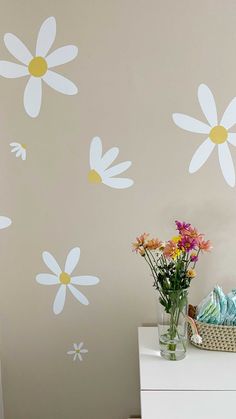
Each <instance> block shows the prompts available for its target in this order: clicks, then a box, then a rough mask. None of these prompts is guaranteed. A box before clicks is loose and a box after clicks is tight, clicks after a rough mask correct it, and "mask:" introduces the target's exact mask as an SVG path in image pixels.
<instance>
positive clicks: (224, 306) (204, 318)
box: [196, 285, 236, 324]
mask: <svg viewBox="0 0 236 419" xmlns="http://www.w3.org/2000/svg"><path fill="white" fill-rule="evenodd" d="M234 295H235V303H236V290H235V294H234ZM231 298H232V297H231V296H225V294H224V292H223V290H222V288H221V287H220V286H219V285H216V286H215V287H214V289H213V290H212V291H211V292H210V294H208V295H207V296H206V297H205V298H204V299H203V300H202V301H201V303H200V304H199V305H198V306H197V311H196V319H197V320H199V321H201V322H204V323H211V324H223V323H224V322H225V321H226V318H227V319H228V321H232V319H234V320H235V322H236V304H235V305H234V304H233V302H232V303H231V306H230V307H231V308H232V310H230V313H228V307H229V300H230V301H231ZM227 315H228V317H227ZM232 316H233V317H232Z"/></svg>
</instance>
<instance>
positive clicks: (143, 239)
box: [132, 233, 149, 252]
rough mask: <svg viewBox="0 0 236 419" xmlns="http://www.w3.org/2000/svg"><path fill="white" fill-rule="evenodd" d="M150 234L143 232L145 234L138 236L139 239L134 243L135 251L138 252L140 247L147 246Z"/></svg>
mask: <svg viewBox="0 0 236 419" xmlns="http://www.w3.org/2000/svg"><path fill="white" fill-rule="evenodd" d="M148 236H149V234H147V233H143V234H141V236H139V237H136V240H137V241H136V242H135V243H132V246H133V251H134V252H138V251H139V249H140V247H141V248H143V247H146V244H147V238H148Z"/></svg>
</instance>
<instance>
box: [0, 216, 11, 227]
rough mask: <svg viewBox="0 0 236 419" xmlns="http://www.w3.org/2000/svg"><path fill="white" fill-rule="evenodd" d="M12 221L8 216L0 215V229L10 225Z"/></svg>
mask: <svg viewBox="0 0 236 419" xmlns="http://www.w3.org/2000/svg"><path fill="white" fill-rule="evenodd" d="M11 223H12V221H11V219H10V218H8V217H5V216H4V215H0V230H2V229H3V228H7V227H9V226H10V225H11Z"/></svg>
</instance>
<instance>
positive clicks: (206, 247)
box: [198, 240, 212, 252]
mask: <svg viewBox="0 0 236 419" xmlns="http://www.w3.org/2000/svg"><path fill="white" fill-rule="evenodd" d="M198 247H199V249H200V250H202V252H210V251H211V249H212V244H211V242H210V240H201V241H200V242H199V244H198Z"/></svg>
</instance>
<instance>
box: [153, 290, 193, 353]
mask: <svg viewBox="0 0 236 419" xmlns="http://www.w3.org/2000/svg"><path fill="white" fill-rule="evenodd" d="M162 295H164V297H165V305H162V304H160V303H159V313H158V334H159V344H160V351H161V356H162V357H163V358H165V359H167V360H170V361H179V360H181V359H184V358H185V356H186V344H187V320H186V314H187V305H188V301H187V300H188V298H187V297H188V294H187V290H171V291H170V290H169V291H168V292H166V290H165V292H163V293H162Z"/></svg>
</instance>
